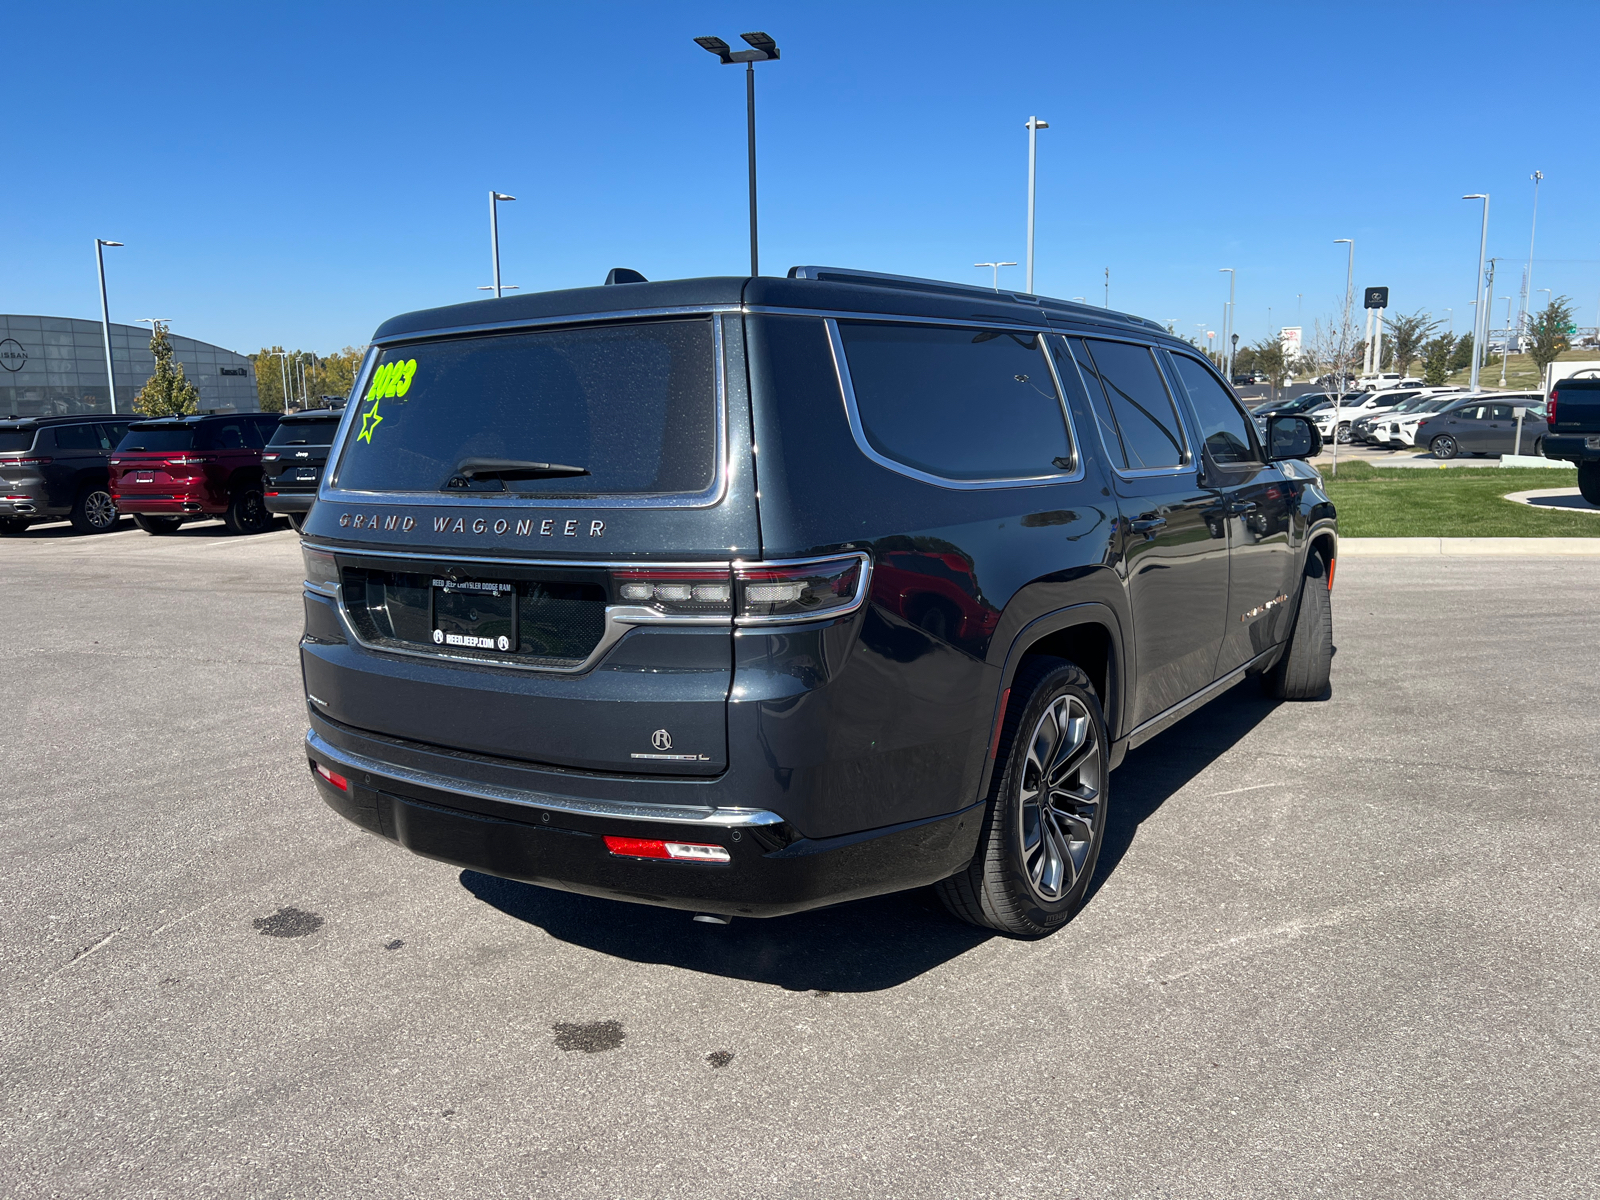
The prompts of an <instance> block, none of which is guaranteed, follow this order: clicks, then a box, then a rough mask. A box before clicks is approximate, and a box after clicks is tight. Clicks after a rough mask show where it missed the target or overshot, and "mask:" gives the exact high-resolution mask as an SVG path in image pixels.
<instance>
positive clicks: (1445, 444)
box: [1428, 433, 1461, 458]
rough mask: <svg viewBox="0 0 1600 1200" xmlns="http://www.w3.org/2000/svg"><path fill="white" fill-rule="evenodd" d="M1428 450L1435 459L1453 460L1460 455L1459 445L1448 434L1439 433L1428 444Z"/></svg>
mask: <svg viewBox="0 0 1600 1200" xmlns="http://www.w3.org/2000/svg"><path fill="white" fill-rule="evenodd" d="M1428 449H1429V450H1432V451H1433V456H1434V457H1435V458H1454V457H1455V456H1456V455H1458V454H1460V453H1461V444H1460V443H1459V442H1457V441H1456V439H1455V438H1453V437H1451V436H1450V435H1449V434H1448V433H1441V434H1440V435H1439V436H1438V437H1436V438H1434V439H1433V441H1431V442H1429V443H1428Z"/></svg>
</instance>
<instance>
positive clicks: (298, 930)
mask: <svg viewBox="0 0 1600 1200" xmlns="http://www.w3.org/2000/svg"><path fill="white" fill-rule="evenodd" d="M250 924H252V925H254V926H255V927H256V930H257V931H258V932H259V933H260V934H261V935H262V936H263V937H277V938H295V937H305V936H306V935H307V934H308V933H315V932H316V931H317V930H319V929H321V928H322V918H321V917H319V916H318V915H317V914H316V913H313V912H302V911H301V910H300V909H298V908H280V909H279V910H278V911H277V912H275V913H273V914H272V915H271V916H270V917H257V918H256V919H255V920H254V921H252V922H250Z"/></svg>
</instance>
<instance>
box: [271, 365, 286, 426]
mask: <svg viewBox="0 0 1600 1200" xmlns="http://www.w3.org/2000/svg"><path fill="white" fill-rule="evenodd" d="M271 353H272V355H273V357H274V358H276V359H277V360H278V382H279V383H280V384H282V385H283V411H284V412H288V411H289V352H288V351H287V350H273V351H271Z"/></svg>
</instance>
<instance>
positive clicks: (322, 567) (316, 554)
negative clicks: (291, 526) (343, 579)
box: [300, 542, 339, 596]
mask: <svg viewBox="0 0 1600 1200" xmlns="http://www.w3.org/2000/svg"><path fill="white" fill-rule="evenodd" d="M300 557H301V559H302V560H304V562H305V564H306V587H308V588H310V589H311V590H312V591H313V592H319V593H321V594H322V595H324V596H337V595H338V594H339V564H338V563H337V562H336V561H335V560H334V557H333V555H331V554H329V553H328V552H327V551H326V550H316V549H313V548H312V547H310V546H307V545H306V544H305V543H304V542H302V543H301V544H300Z"/></svg>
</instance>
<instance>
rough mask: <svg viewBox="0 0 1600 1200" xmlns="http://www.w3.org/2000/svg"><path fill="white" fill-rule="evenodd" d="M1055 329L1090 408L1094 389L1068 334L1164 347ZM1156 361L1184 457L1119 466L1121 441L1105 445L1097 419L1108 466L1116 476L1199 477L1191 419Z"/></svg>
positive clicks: (1097, 431) (1096, 430)
mask: <svg viewBox="0 0 1600 1200" xmlns="http://www.w3.org/2000/svg"><path fill="white" fill-rule="evenodd" d="M1054 332H1055V334H1056V336H1057V337H1059V338H1060V339H1061V348H1062V350H1063V351H1065V353H1066V355H1067V357H1068V358H1069V359H1071V360H1072V369H1073V370H1074V371H1076V372H1077V373H1078V382H1079V384H1081V385H1082V387H1083V394H1084V395H1085V396H1087V397H1088V398H1089V407H1090V408H1091V409H1092V408H1094V405H1095V399H1094V389H1093V388H1091V387H1090V386H1089V382H1088V380H1086V379H1084V377H1083V368H1082V367H1081V366H1079V365H1078V356H1077V355H1076V354H1074V353H1073V352H1072V343H1071V342H1069V341H1068V340H1067V339H1068V338H1072V337H1095V338H1100V340H1101V341H1106V342H1127V343H1128V344H1129V345H1130V346H1139V347H1141V348H1142V349H1144V350H1148V351H1151V352H1152V355H1153V352H1154V351H1156V350H1158V349H1162V348H1163V347H1158V346H1156V345H1155V344H1154V343H1152V342H1149V341H1146V340H1144V339H1142V338H1136V337H1102V336H1101V335H1100V334H1098V333H1093V334H1090V333H1078V334H1075V333H1071V332H1065V331H1062V330H1055V331H1054ZM1155 361H1156V373H1157V374H1158V375H1160V376H1161V383H1162V386H1163V387H1165V388H1166V389H1167V398H1168V401H1169V403H1171V404H1172V412H1173V415H1174V416H1176V417H1177V418H1178V433H1179V434H1180V435H1181V436H1182V437H1183V461H1182V462H1181V463H1179V464H1178V465H1177V466H1175V467H1141V468H1138V469H1130V468H1128V467H1119V466H1117V460H1119V459H1120V458H1121V457H1122V447H1121V445H1118V447H1117V452H1116V454H1112V453H1111V447H1109V446H1107V445H1106V434H1105V430H1104V429H1102V428H1099V426H1100V424H1101V423H1100V422H1099V421H1098V420H1097V421H1095V426H1096V429H1095V432H1096V434H1097V435H1098V436H1099V438H1100V448H1101V449H1102V450H1104V451H1105V455H1106V466H1107V467H1109V468H1110V470H1111V473H1112V474H1113V475H1115V476H1117V478H1119V479H1158V478H1170V477H1173V476H1177V475H1193V476H1194V477H1195V478H1196V479H1198V478H1199V477H1200V470H1199V466H1198V465H1197V464H1196V463H1195V460H1194V451H1193V450H1192V449H1191V448H1190V445H1189V427H1188V423H1187V422H1186V421H1185V420H1184V419H1183V412H1182V410H1181V409H1180V407H1179V405H1178V403H1177V398H1176V397H1175V396H1173V395H1172V383H1171V381H1170V380H1168V379H1167V373H1166V370H1165V369H1164V368H1163V367H1162V364H1161V359H1160V358H1159V357H1156V359H1155ZM1101 403H1103V404H1105V403H1109V401H1107V400H1106V399H1105V397H1104V396H1102V397H1101ZM1107 415H1108V416H1110V418H1111V420H1112V421H1113V422H1115V421H1116V419H1117V418H1116V414H1115V413H1110V412H1108V413H1107Z"/></svg>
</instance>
